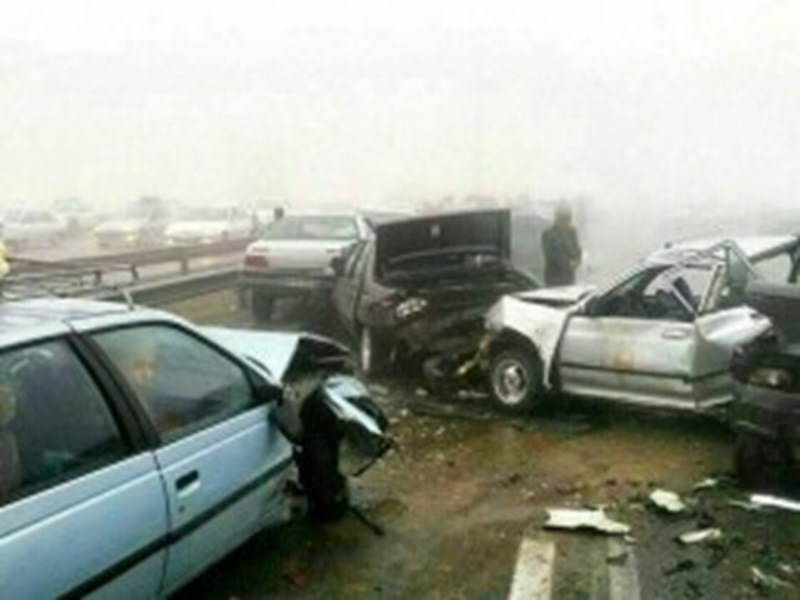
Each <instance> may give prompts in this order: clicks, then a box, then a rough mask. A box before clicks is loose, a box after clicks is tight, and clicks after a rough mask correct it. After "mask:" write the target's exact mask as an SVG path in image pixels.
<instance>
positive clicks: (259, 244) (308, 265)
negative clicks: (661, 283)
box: [239, 213, 372, 320]
mask: <svg viewBox="0 0 800 600" xmlns="http://www.w3.org/2000/svg"><path fill="white" fill-rule="evenodd" d="M370 235H372V229H371V227H370V225H369V223H368V222H367V220H366V219H365V218H364V217H363V216H361V215H357V214H353V213H315V214H310V213H309V214H291V215H286V216H285V217H283V218H282V219H279V220H277V221H273V222H272V223H270V224H269V225H267V226H266V227H264V229H263V230H262V231H261V234H260V236H259V239H258V240H257V241H255V242H253V243H252V244H250V245H249V246H248V247H247V250H245V256H244V262H243V264H242V268H241V271H240V277H239V284H240V286H241V288H242V290H243V291H244V292H245V293H246V294H249V296H250V297H251V301H252V308H253V313H254V316H256V318H258V319H264V320H268V319H269V318H270V317H271V315H272V310H273V307H274V303H275V301H276V300H278V299H281V298H298V297H303V296H308V295H310V294H312V293H313V292H315V291H318V290H320V289H322V288H324V287H325V285H326V284H327V285H330V284H332V281H333V272H332V270H331V269H330V265H331V260H332V259H333V258H334V257H335V256H339V255H340V254H341V253H342V250H344V249H345V248H347V247H348V246H350V245H351V244H354V243H356V242H358V241H360V240H364V239H367V237H369V236H370Z"/></svg>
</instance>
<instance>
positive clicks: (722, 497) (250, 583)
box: [176, 296, 800, 599]
mask: <svg viewBox="0 0 800 600" xmlns="http://www.w3.org/2000/svg"><path fill="white" fill-rule="evenodd" d="M176 308H177V309H178V310H179V311H181V312H184V313H186V314H188V315H189V316H191V317H193V318H195V319H197V320H201V321H213V322H221V323H224V324H228V325H239V326H254V324H253V323H252V322H250V320H249V317H248V316H247V315H246V314H243V313H241V312H238V311H236V310H234V302H233V298H232V296H220V297H219V298H217V299H216V300H214V301H213V302H210V301H208V300H204V301H200V300H198V301H193V302H192V303H188V304H184V305H182V306H181V307H176ZM301 314H302V310H301ZM323 322H325V320H324V319H323ZM292 325H293V318H292V316H291V313H287V315H286V318H285V319H284V321H283V323H282V324H279V326H280V327H284V328H286V327H289V328H291V327H292ZM372 389H373V393H374V395H375V398H376V399H377V400H378V401H379V402H380V403H381V404H382V405H383V406H384V408H385V409H386V410H387V412H388V414H389V416H390V418H391V421H392V426H393V433H394V436H395V438H396V441H397V448H396V449H395V450H393V451H391V452H390V454H389V455H387V456H386V457H385V458H384V459H383V460H382V461H380V463H378V464H377V465H376V466H375V467H373V468H372V469H371V470H370V471H368V472H367V473H365V474H364V475H363V476H362V477H361V478H360V479H358V480H355V481H353V499H354V503H355V504H356V506H358V507H359V509H360V510H361V511H362V512H363V514H364V515H365V516H366V518H367V519H368V520H369V521H370V522H373V523H374V524H377V525H378V526H379V527H380V529H381V530H382V532H383V535H377V534H376V533H375V531H373V529H371V528H370V527H368V526H366V525H365V524H364V523H363V522H362V521H361V520H360V519H358V518H357V517H356V516H354V515H350V516H347V517H345V518H344V519H342V520H341V521H338V522H334V523H316V522H312V521H310V520H309V519H307V518H305V517H303V516H299V517H298V518H297V519H295V520H294V521H292V522H291V523H289V524H287V525H285V526H282V527H280V528H277V529H275V530H272V531H267V532H264V533H263V534H261V535H259V536H257V537H256V538H254V539H253V540H251V541H250V542H249V543H247V544H246V545H244V546H243V547H242V548H241V549H240V550H239V551H237V552H236V553H234V554H233V555H231V556H229V557H228V558H226V559H225V560H224V561H223V562H221V563H219V564H218V565H217V566H215V567H214V568H212V569H211V570H209V571H208V572H207V573H206V574H205V575H203V576H202V577H201V578H199V579H198V580H197V581H195V582H194V583H192V584H191V585H190V586H189V587H187V588H186V589H185V590H183V591H182V592H181V593H180V594H179V595H178V597H179V598H196V597H202V598H261V597H278V598H281V597H286V598H416V597H419V598H487V599H489V598H507V597H509V592H510V590H511V588H512V585H513V582H515V581H516V580H515V569H516V565H517V562H518V561H519V560H520V555H519V549H520V544H521V542H522V540H523V539H527V540H534V541H535V542H536V543H545V544H552V547H553V548H554V549H555V554H554V556H555V559H554V562H553V563H552V576H553V581H552V597H554V598H576V599H577V598H617V597H620V598H621V597H633V596H632V595H631V592H630V589H631V588H628V589H624V588H623V591H622V592H620V589H619V588H618V587H617V588H615V587H614V585H615V584H614V582H615V581H616V579H615V573H616V572H617V571H618V570H619V569H620V568H622V569H626V570H627V572H629V573H635V575H636V579H637V582H638V588H639V589H640V597H641V598H753V597H775V598H795V597H798V594H800V515H798V514H790V513H787V512H780V511H772V512H766V511H765V512H750V511H746V510H743V509H742V508H740V507H737V506H732V505H730V504H729V501H731V500H746V499H747V493H746V492H745V491H743V490H740V489H738V488H737V487H736V485H735V484H734V483H733V482H732V481H731V479H730V477H729V471H730V460H731V454H732V452H731V450H732V444H731V443H732V439H731V436H730V434H729V432H728V431H727V429H726V428H725V427H724V426H722V425H720V424H719V423H718V422H714V421H709V420H705V421H704V420H700V419H697V418H685V417H682V418H676V417H664V416H653V415H647V414H642V413H632V412H628V411H625V410H622V409H619V408H615V407H610V406H605V405H597V404H594V405H591V404H590V405H585V404H584V405H580V404H573V405H572V406H570V408H569V409H568V410H565V409H564V408H557V409H555V410H553V411H550V412H548V413H546V414H539V415H532V416H529V417H525V418H511V417H508V416H506V415H500V414H497V413H495V412H494V411H493V410H491V409H490V408H489V407H488V405H487V404H486V403H485V401H483V400H481V399H480V398H476V399H471V400H456V399H453V398H432V397H430V396H427V395H424V394H422V393H420V392H419V390H418V385H417V382H416V380H415V378H413V377H411V376H405V377H402V376H401V377H398V378H395V379H394V380H390V381H381V382H373V383H372ZM708 477H714V478H717V479H718V482H719V483H718V485H717V486H716V487H714V488H712V489H708V490H701V491H696V492H693V491H692V488H693V486H694V485H695V484H696V483H697V482H699V481H701V480H703V479H705V478H708ZM656 488H665V489H669V490H674V491H676V492H679V493H681V494H682V496H683V498H684V500H685V501H686V503H687V504H688V505H689V509H688V511H687V512H686V513H685V514H681V515H665V514H663V513H660V512H658V511H657V510H655V509H654V508H653V507H652V506H651V505H650V503H649V502H648V496H649V494H650V493H651V492H652V490H654V489H656ZM587 506H592V507H596V506H603V507H605V509H606V512H607V514H608V515H609V516H610V517H612V518H614V519H615V520H618V521H621V522H624V523H627V524H628V525H630V526H631V539H630V540H628V542H620V543H619V546H621V547H622V550H621V551H620V550H619V548H618V549H617V550H615V551H614V552H616V553H610V551H609V541H608V539H607V537H606V536H603V535H598V534H592V533H583V532H569V533H563V532H554V531H546V530H545V529H544V528H543V524H544V521H545V519H546V509H548V508H559V507H578V508H580V507H587ZM708 527H717V528H719V529H721V530H722V532H723V536H722V538H721V539H720V540H717V541H715V542H712V543H708V544H701V545H697V546H693V547H685V546H682V545H680V544H679V543H678V542H677V541H676V539H675V538H676V536H677V535H679V534H680V533H684V532H686V531H692V530H696V529H702V528H708ZM620 565H621V566H620ZM753 567H756V568H757V569H759V570H760V572H761V573H764V574H766V575H767V576H768V578H769V577H771V578H772V579H769V580H768V581H767V582H766V583H764V582H762V583H756V582H755V581H754V571H753ZM633 589H635V588H633ZM615 594H616V595H615Z"/></svg>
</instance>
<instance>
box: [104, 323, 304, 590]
mask: <svg viewBox="0 0 800 600" xmlns="http://www.w3.org/2000/svg"><path fill="white" fill-rule="evenodd" d="M94 339H95V340H96V341H97V343H98V344H99V345H100V347H101V348H102V349H103V351H104V352H105V353H106V354H107V355H108V356H109V357H110V359H111V360H112V362H113V363H114V364H115V366H116V367H117V368H118V370H119V371H120V372H121V373H122V374H123V376H124V377H125V379H126V382H127V384H128V386H129V387H130V388H131V390H132V391H133V392H134V393H135V394H136V396H137V399H138V400H139V402H140V403H141V404H142V406H143V408H144V409H145V411H146V413H147V415H148V417H149V419H150V421H151V422H152V424H153V426H154V427H155V429H156V431H157V434H158V437H159V439H160V440H161V445H160V446H159V447H158V448H157V449H156V450H155V452H154V454H155V458H156V461H157V463H158V465H159V469H160V472H161V475H162V478H163V485H164V489H165V492H166V495H167V503H168V515H169V530H170V546H169V553H168V556H167V568H166V572H165V581H164V591H165V593H171V592H172V591H173V590H175V589H176V588H177V587H179V586H180V585H181V584H183V583H184V582H186V581H188V580H189V579H191V578H192V577H193V576H195V575H196V574H197V573H199V572H200V571H202V570H203V569H204V568H205V567H207V566H208V565H210V564H211V563H213V562H215V561H216V560H218V559H219V558H220V557H222V556H223V555H225V554H226V553H227V552H229V551H230V550H232V549H233V548H234V547H235V546H236V545H238V544H239V543H241V542H242V541H243V540H245V539H246V538H247V537H249V536H250V535H252V534H253V533H255V532H256V531H258V530H259V529H260V528H261V527H262V526H263V525H265V524H266V523H269V522H276V521H280V520H283V519H284V518H286V517H287V516H288V515H286V514H280V513H281V510H282V509H283V508H285V506H284V503H283V502H282V498H283V488H284V484H285V480H286V476H287V474H288V468H289V465H290V463H291V448H290V446H289V443H288V441H286V439H285V438H284V437H283V436H282V435H281V434H280V433H279V432H278V430H277V427H276V426H275V424H274V423H273V420H272V419H271V418H270V415H269V413H270V411H271V410H272V406H271V405H267V404H266V401H265V400H264V399H262V398H260V397H258V396H257V395H256V393H255V390H254V389H253V387H252V384H251V381H250V379H249V378H248V376H247V372H246V370H245V368H244V367H243V366H242V365H241V364H240V363H238V362H237V361H235V360H234V359H232V358H231V357H230V356H228V355H226V354H225V353H224V352H222V351H221V350H219V349H218V348H217V347H216V346H213V345H212V344H210V343H207V342H206V340H205V339H203V338H202V337H201V336H199V335H196V334H194V333H192V332H190V331H189V330H187V329H184V328H182V327H178V326H173V325H171V324H141V325H137V326H135V327H130V326H129V327H125V328H121V329H113V330H106V331H102V332H100V333H97V334H95V335H94Z"/></svg>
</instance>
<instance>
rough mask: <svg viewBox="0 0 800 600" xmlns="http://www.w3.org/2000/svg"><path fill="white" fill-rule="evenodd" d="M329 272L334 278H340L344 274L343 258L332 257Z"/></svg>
mask: <svg viewBox="0 0 800 600" xmlns="http://www.w3.org/2000/svg"><path fill="white" fill-rule="evenodd" d="M331 270H332V271H333V274H334V275H335V276H336V277H341V276H342V275H343V274H344V257H343V256H334V257H333V258H332V259H331Z"/></svg>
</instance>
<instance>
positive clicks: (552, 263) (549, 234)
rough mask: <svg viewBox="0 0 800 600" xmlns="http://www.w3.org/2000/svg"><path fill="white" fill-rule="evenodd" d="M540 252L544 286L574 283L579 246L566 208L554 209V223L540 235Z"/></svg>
mask: <svg viewBox="0 0 800 600" xmlns="http://www.w3.org/2000/svg"><path fill="white" fill-rule="evenodd" d="M542 250H543V251H544V261H545V267H544V281H545V285H547V286H556V285H572V284H573V283H575V270H576V269H577V268H578V266H579V265H580V264H581V246H580V244H579V243H578V234H577V232H576V231H575V228H574V227H573V226H572V213H571V212H570V209H569V207H568V206H566V205H561V206H559V207H558V209H556V218H555V222H554V223H553V225H552V226H551V227H550V228H549V229H547V230H546V231H545V232H544V233H543V234H542Z"/></svg>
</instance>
